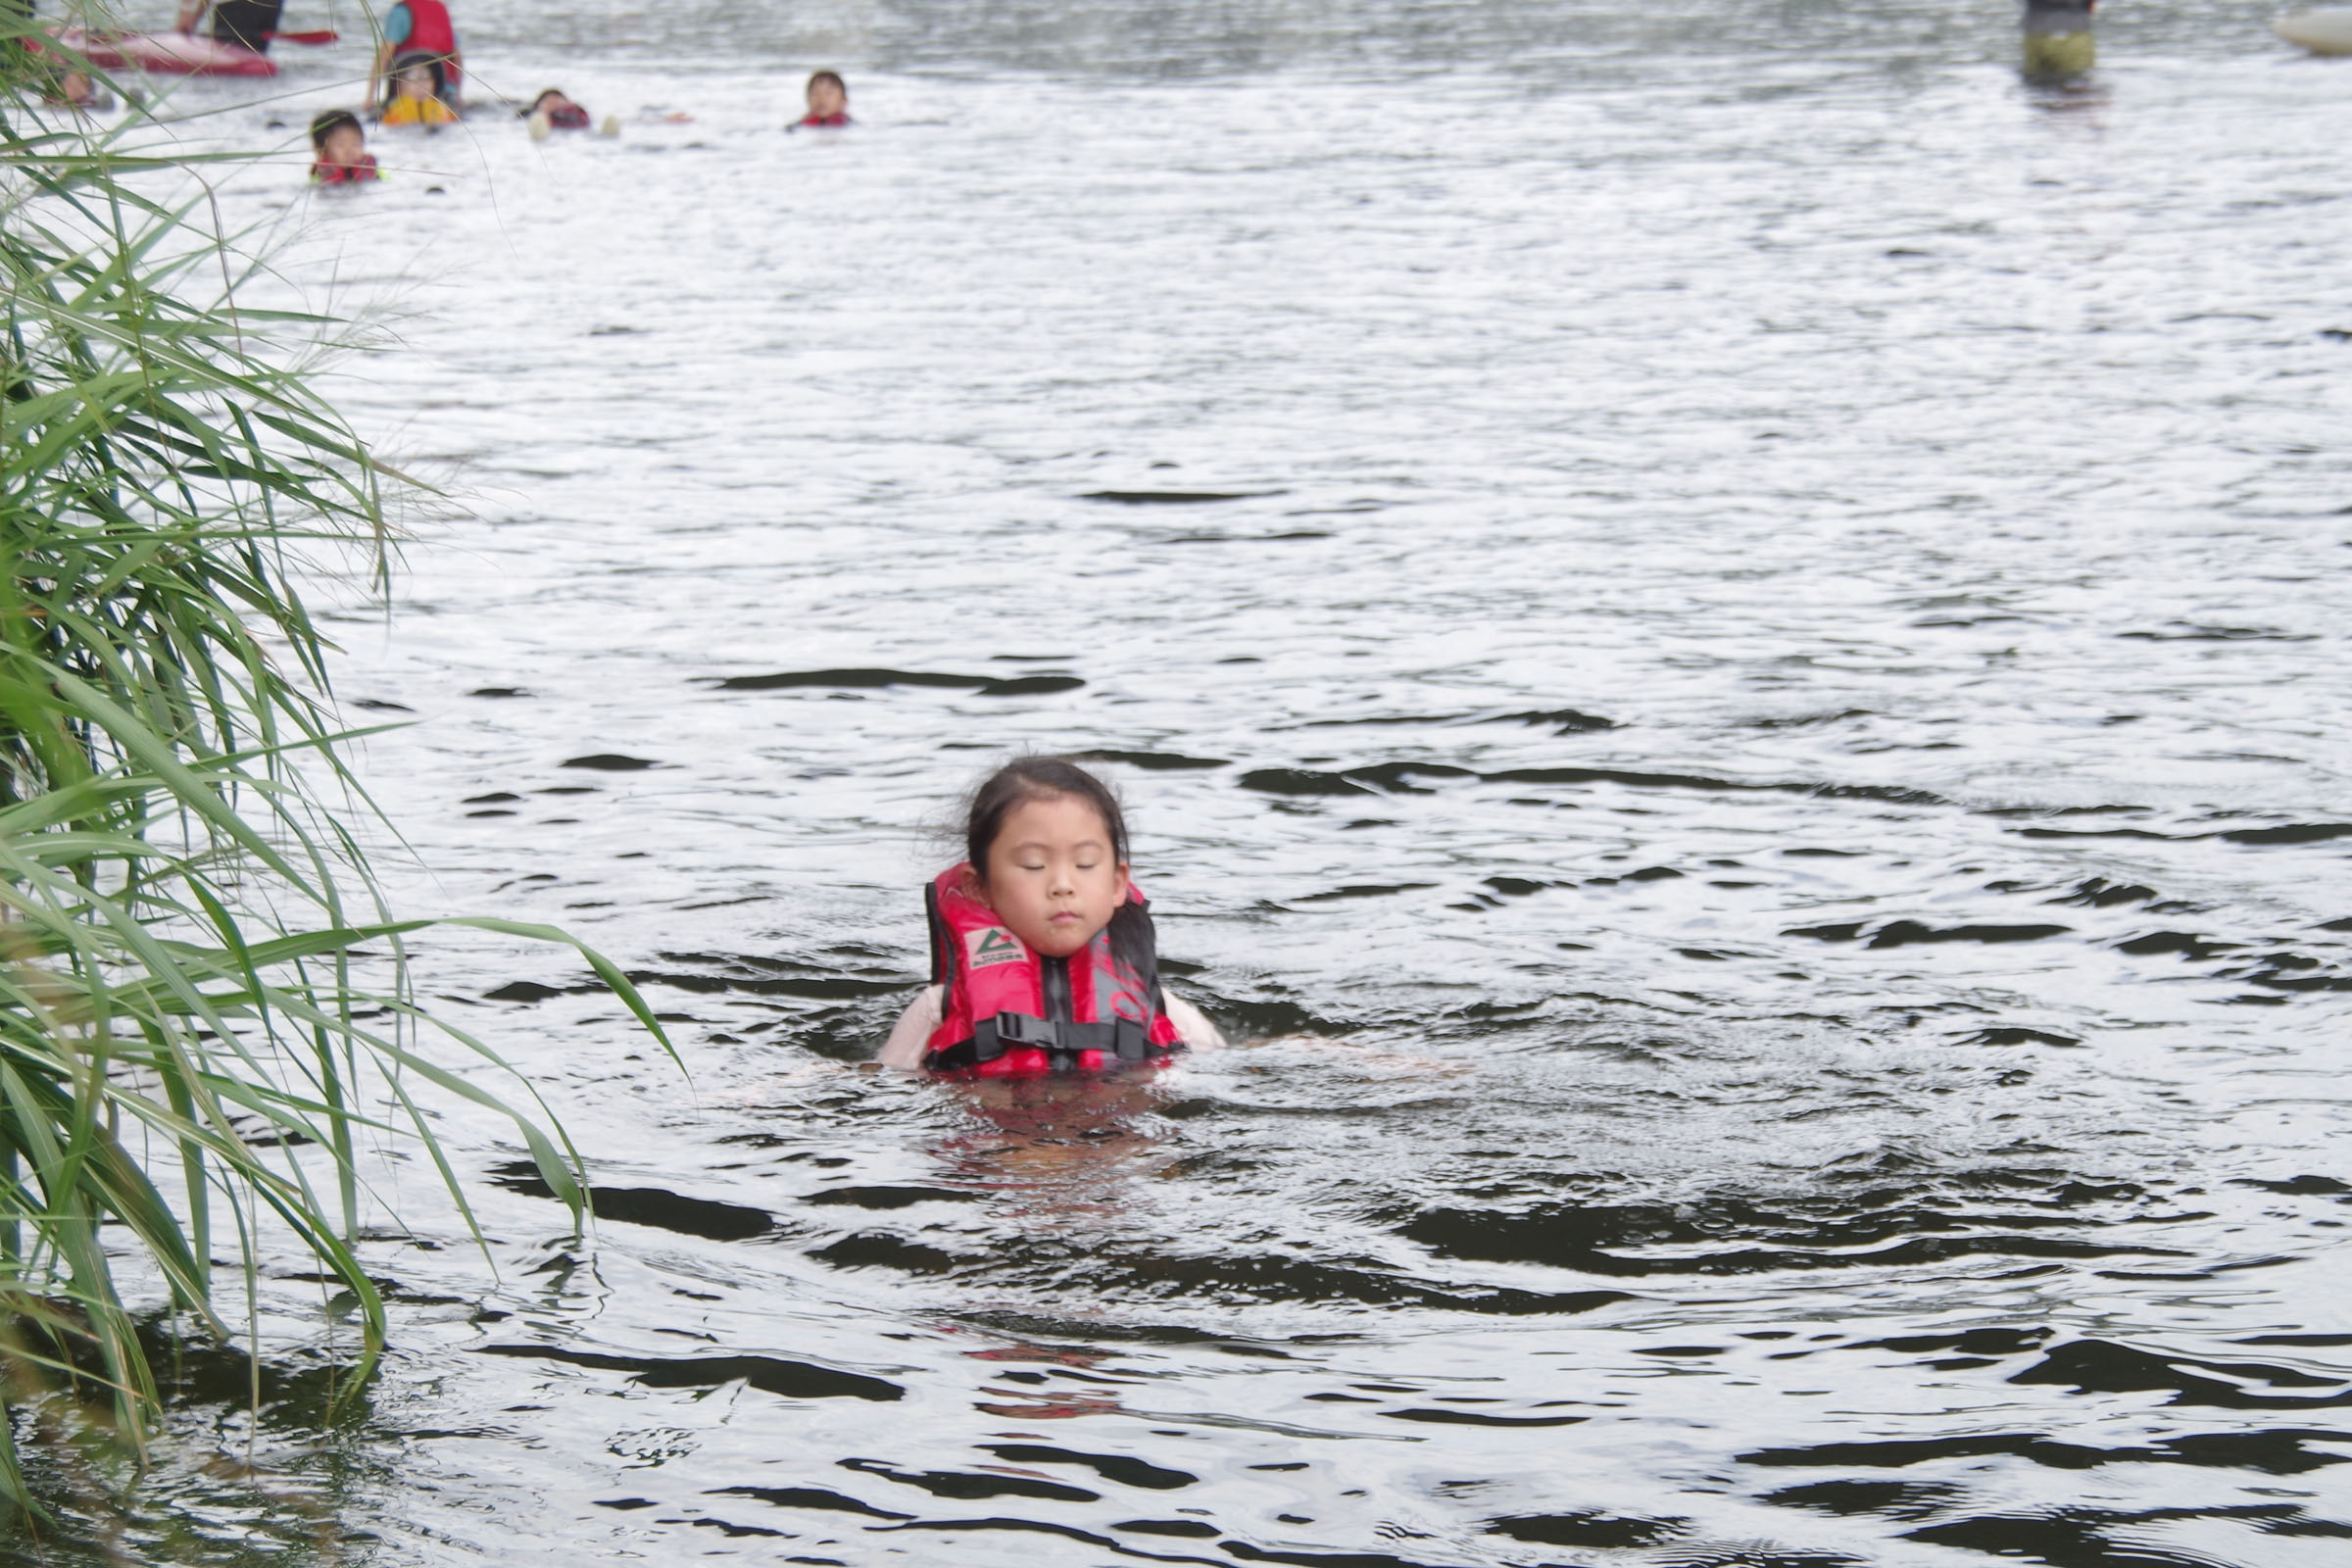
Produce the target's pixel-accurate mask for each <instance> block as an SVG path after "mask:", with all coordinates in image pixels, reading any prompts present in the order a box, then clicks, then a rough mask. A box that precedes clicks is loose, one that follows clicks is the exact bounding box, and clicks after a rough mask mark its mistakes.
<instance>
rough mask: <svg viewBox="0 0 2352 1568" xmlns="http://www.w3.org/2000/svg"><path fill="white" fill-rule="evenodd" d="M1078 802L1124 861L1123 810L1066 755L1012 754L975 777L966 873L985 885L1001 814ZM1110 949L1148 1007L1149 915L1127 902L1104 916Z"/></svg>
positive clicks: (1155, 963)
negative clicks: (1036, 804) (1096, 816)
mask: <svg viewBox="0 0 2352 1568" xmlns="http://www.w3.org/2000/svg"><path fill="white" fill-rule="evenodd" d="M1054 799H1066V800H1073V801H1084V802H1085V803H1086V804H1087V805H1089V806H1091V807H1093V808H1094V809H1095V810H1096V811H1097V812H1098V813H1100V814H1101V816H1102V818H1103V826H1104V827H1105V828H1107V829H1108V830H1109V832H1110V858H1112V859H1113V860H1116V861H1118V862H1119V863H1120V864H1121V865H1124V864H1126V863H1127V813H1126V812H1124V811H1122V810H1120V809H1119V798H1118V797H1117V796H1116V795H1113V794H1112V793H1111V792H1110V786H1109V785H1107V784H1105V783H1103V781H1102V780H1101V779H1099V778H1097V777H1095V775H1094V774H1092V773H1089V772H1088V771H1087V770H1086V769H1085V768H1083V767H1080V766H1079V765H1078V764H1077V763H1076V762H1073V761H1071V760H1069V759H1068V758H1066V757H1016V758H1014V759H1013V760H1011V761H1009V762H1006V763H1005V765H1004V766H1003V767H1000V768H998V769H997V770H996V771H995V772H994V773H991V774H989V775H988V777H987V778H985V779H983V780H981V781H980V787H979V788H978V789H976V790H974V791H972V802H971V805H970V806H969V807H967V808H966V809H965V811H964V818H963V854H964V858H965V859H967V860H969V861H970V862H971V866H972V875H973V876H974V877H975V878H977V879H978V881H979V882H980V885H981V886H982V888H983V889H985V888H986V887H987V885H988V852H989V849H990V848H991V847H992V846H993V845H994V844H995V843H996V842H997V835H998V834H999V833H1002V832H1003V831H1004V830H1005V817H1007V816H1009V815H1011V814H1012V809H1013V808H1014V807H1016V806H1025V805H1027V804H1028V803H1029V802H1031V801H1049V800H1054ZM1110 951H1111V953H1112V954H1113V955H1114V956H1116V957H1117V958H1118V959H1119V961H1120V962H1122V963H1124V964H1125V965H1126V966H1127V967H1128V968H1130V969H1132V970H1134V971H1135V973H1136V975H1137V977H1138V978H1139V979H1140V980H1141V981H1142V982H1143V987H1144V995H1145V996H1147V997H1150V998H1151V999H1152V1007H1153V1008H1154V1009H1157V1008H1159V1007H1160V1006H1162V1005H1163V1004H1162V1003H1161V1002H1160V1000H1159V959H1158V955H1157V953H1156V952H1155V949H1154V944H1153V942H1152V919H1151V916H1150V915H1148V914H1146V913H1145V912H1144V907H1143V906H1142V905H1140V904H1137V903H1135V902H1134V901H1133V900H1129V901H1128V902H1126V903H1124V904H1121V905H1120V906H1119V907H1117V908H1116V909H1114V910H1112V911H1111V915H1110Z"/></svg>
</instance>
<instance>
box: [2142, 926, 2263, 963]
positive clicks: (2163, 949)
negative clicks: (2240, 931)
mask: <svg viewBox="0 0 2352 1568" xmlns="http://www.w3.org/2000/svg"><path fill="white" fill-rule="evenodd" d="M2115 951H2116V952H2118V953H2129V954H2131V956H2133V957H2150V956H2155V955H2157V954H2160V953H2178V954H2180V956H2182V957H2185V958H2191V959H2194V960H2196V961H2198V962H2203V961H2204V960H2205V959H2207V958H2214V957H2219V956H2221V955H2223V954H2225V953H2242V952H2244V951H2245V949H2244V946H2243V945H2242V944H2240V943H2236V942H2214V941H2211V940H2209V939H2207V938H2205V937H2200V936H2192V935H2190V934H2189V933H2188V932H2186V931H2150V932H2148V933H2147V934H2146V935H2144V936H2136V937H2131V938H2130V939H2129V940H2126V941H2123V942H2118V943H2117V944H2116V945H2115Z"/></svg>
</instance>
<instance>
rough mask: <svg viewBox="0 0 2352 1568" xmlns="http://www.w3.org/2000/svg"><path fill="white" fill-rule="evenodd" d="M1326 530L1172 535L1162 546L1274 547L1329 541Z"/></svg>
mask: <svg viewBox="0 0 2352 1568" xmlns="http://www.w3.org/2000/svg"><path fill="white" fill-rule="evenodd" d="M1331 537H1333V535H1332V533H1331V531H1330V530H1329V529H1326V528H1285V529H1283V530H1282V531H1280V532H1279V533H1172V534H1169V535H1167V536H1166V537H1165V538H1163V539H1161V540H1160V541H1159V542H1160V543H1161V544H1163V545H1275V544H1284V543H1287V542H1289V541H1291V540H1295V539H1329V538H1331Z"/></svg>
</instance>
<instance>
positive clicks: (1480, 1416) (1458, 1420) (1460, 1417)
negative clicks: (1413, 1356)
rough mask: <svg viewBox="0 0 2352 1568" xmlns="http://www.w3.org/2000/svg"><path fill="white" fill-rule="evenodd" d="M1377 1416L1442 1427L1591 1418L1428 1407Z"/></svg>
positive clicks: (1574, 1422) (1577, 1422)
mask: <svg viewBox="0 0 2352 1568" xmlns="http://www.w3.org/2000/svg"><path fill="white" fill-rule="evenodd" d="M1379 1413H1380V1414H1381V1415H1384V1416H1387V1417H1388V1418H1389V1419H1390V1420H1392V1421H1418V1422H1420V1423H1421V1424H1422V1425H1424V1426H1446V1427H1575V1426H1582V1425H1584V1424H1585V1423H1586V1422H1588V1421H1590V1420H1592V1419H1593V1418H1592V1417H1591V1416H1589V1415H1489V1414H1487V1413H1486V1412H1485V1411H1483V1410H1441V1409H1437V1408H1434V1407H1431V1406H1415V1407H1414V1408H1412V1409H1409V1410H1382V1411H1380V1412H1379Z"/></svg>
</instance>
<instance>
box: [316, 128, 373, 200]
mask: <svg viewBox="0 0 2352 1568" xmlns="http://www.w3.org/2000/svg"><path fill="white" fill-rule="evenodd" d="M311 149H312V151H313V152H314V153H315V154H316V155H317V157H316V159H315V160H314V161H313V163H312V164H311V182H312V183H313V184H316V185H362V184H366V183H367V182H368V181H369V180H371V179H379V178H381V177H382V176H381V175H380V174H378V173H377V172H376V168H375V158H374V156H373V155H372V154H370V153H369V152H368V135H367V132H366V131H365V130H363V129H362V128H361V127H360V117H359V116H357V115H355V114H353V113H352V112H351V111H350V110H348V109H329V110H327V111H326V112H325V113H323V114H321V115H319V117H318V118H317V119H315V120H313V121H312V122H311Z"/></svg>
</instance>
